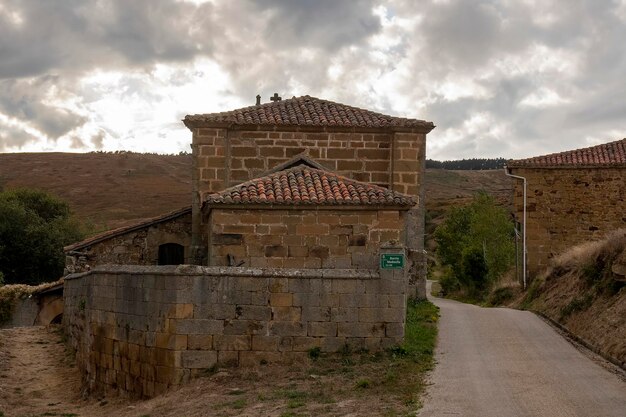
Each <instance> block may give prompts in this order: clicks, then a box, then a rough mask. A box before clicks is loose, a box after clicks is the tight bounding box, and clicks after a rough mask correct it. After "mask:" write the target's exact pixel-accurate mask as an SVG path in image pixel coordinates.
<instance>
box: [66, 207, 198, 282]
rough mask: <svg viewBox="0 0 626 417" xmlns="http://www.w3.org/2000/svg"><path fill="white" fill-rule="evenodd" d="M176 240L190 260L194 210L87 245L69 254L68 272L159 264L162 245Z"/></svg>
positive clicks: (67, 261)
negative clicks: (115, 266) (124, 265)
mask: <svg viewBox="0 0 626 417" xmlns="http://www.w3.org/2000/svg"><path fill="white" fill-rule="evenodd" d="M164 243H177V244H179V245H182V246H184V247H185V259H188V258H189V256H190V254H189V246H190V243H191V213H188V214H183V215H181V216H179V217H176V218H174V219H171V220H167V221H163V222H160V223H156V224H152V225H148V226H145V227H142V228H139V229H136V230H132V231H129V232H127V233H123V234H120V235H117V236H113V237H111V238H109V239H105V240H103V241H101V242H97V243H94V244H92V245H90V246H87V247H85V248H81V249H78V250H77V252H80V254H73V255H70V256H67V257H66V272H67V273H75V272H83V271H86V270H88V269H90V268H93V267H95V266H97V265H104V264H117V265H122V264H128V265H156V264H157V261H158V258H159V245H161V244H164Z"/></svg>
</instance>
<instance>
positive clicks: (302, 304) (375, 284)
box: [63, 249, 407, 397]
mask: <svg viewBox="0 0 626 417" xmlns="http://www.w3.org/2000/svg"><path fill="white" fill-rule="evenodd" d="M387 251H392V252H394V253H397V252H399V251H402V249H387ZM406 287H407V282H406V275H405V271H404V270H382V271H381V272H380V273H378V272H377V271H366V270H359V271H356V270H339V269H337V270H288V269H269V268H268V269H257V268H218V267H200V266H178V267H173V266H157V267H147V266H106V267H98V268H96V269H94V270H92V271H90V272H87V273H83V274H75V275H70V276H68V277H67V278H66V280H65V290H64V298H65V313H64V317H63V322H64V326H65V330H66V332H67V334H68V339H69V341H70V343H71V344H72V345H73V346H74V348H76V352H77V355H76V359H77V362H78V367H79V369H80V371H81V373H82V375H83V380H84V384H85V386H86V387H87V388H88V389H89V390H90V391H91V392H102V391H104V392H117V393H122V394H130V395H133V396H140V397H151V396H154V395H157V394H160V393H162V392H163V391H165V390H166V389H167V388H168V387H170V386H173V385H178V384H181V383H183V382H185V381H187V380H188V379H189V378H191V377H193V376H194V375H197V374H198V373H200V372H202V371H203V370H206V369H210V368H212V367H214V366H236V365H241V366H254V365H259V364H262V363H271V362H277V361H280V362H291V361H298V362H301V361H306V360H308V359H307V357H308V354H307V352H308V351H309V350H310V349H312V348H320V349H321V350H322V351H323V352H336V351H339V350H341V349H342V348H344V346H346V345H347V346H349V347H350V348H352V349H361V348H363V349H369V350H371V351H376V350H380V349H384V348H388V347H391V346H394V345H396V344H398V343H399V342H400V341H401V340H402V339H403V336H404V320H405V314H406Z"/></svg>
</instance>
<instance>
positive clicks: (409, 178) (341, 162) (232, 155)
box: [192, 128, 426, 196]
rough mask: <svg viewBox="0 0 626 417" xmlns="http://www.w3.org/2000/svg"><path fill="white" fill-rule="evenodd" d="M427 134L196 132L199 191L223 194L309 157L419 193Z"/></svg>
mask: <svg viewBox="0 0 626 417" xmlns="http://www.w3.org/2000/svg"><path fill="white" fill-rule="evenodd" d="M425 142H426V135H425V134H421V133H393V132H389V133H358V132H352V133H346V132H324V131H311V132H303V131H296V132H286V131H278V132H277V131H237V130H226V129H205V128H197V129H193V145H192V148H193V151H194V155H196V158H197V168H196V170H197V173H196V176H197V178H198V184H199V185H198V191H199V192H200V193H210V192H217V191H221V190H223V189H224V188H227V187H229V186H231V185H235V184H238V183H241V182H244V181H246V180H249V179H252V178H255V177H258V176H260V175H262V174H264V173H266V172H267V171H269V170H271V169H273V168H274V167H276V166H277V165H280V164H281V163H283V162H286V161H288V160H290V159H292V158H293V157H295V156H297V155H300V154H304V155H307V156H308V157H310V158H311V159H313V160H315V161H317V162H319V163H320V164H321V165H323V166H324V167H325V168H327V169H329V170H332V171H335V172H338V173H339V174H341V175H344V176H347V177H349V178H352V179H355V180H358V181H365V182H370V183H373V184H379V185H382V186H384V187H389V188H393V189H394V190H396V191H400V192H402V193H405V194H410V195H415V196H418V195H419V185H420V184H421V182H420V181H421V178H420V177H421V175H420V161H421V160H422V159H423V156H424V149H425Z"/></svg>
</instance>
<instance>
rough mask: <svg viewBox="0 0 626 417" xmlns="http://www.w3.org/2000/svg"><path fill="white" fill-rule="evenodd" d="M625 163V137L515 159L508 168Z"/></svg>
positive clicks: (600, 165) (594, 165) (592, 165)
mask: <svg viewBox="0 0 626 417" xmlns="http://www.w3.org/2000/svg"><path fill="white" fill-rule="evenodd" d="M617 165H626V139H621V140H618V141H615V142H610V143H605V144H602V145H597V146H591V147H589V148H583V149H575V150H573V151H566V152H559V153H553V154H549V155H543V156H536V157H534V158H527V159H517V160H512V161H509V162H508V163H507V167H509V168H568V167H569V168H579V167H602V166H617Z"/></svg>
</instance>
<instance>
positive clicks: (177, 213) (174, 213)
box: [63, 206, 191, 253]
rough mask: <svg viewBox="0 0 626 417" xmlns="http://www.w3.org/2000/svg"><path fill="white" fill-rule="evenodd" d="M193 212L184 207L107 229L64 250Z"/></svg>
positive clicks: (189, 208)
mask: <svg viewBox="0 0 626 417" xmlns="http://www.w3.org/2000/svg"><path fill="white" fill-rule="evenodd" d="M190 213H191V207H190V206H187V207H183V208H181V209H179V210H175V211H172V212H170V213H166V214H163V215H161V216H157V217H152V218H150V219H147V220H142V221H140V222H137V223H134V224H131V225H129V226H123V227H118V228H117V229H113V230H107V231H106V232H102V233H98V234H97V235H94V236H91V237H88V238H87V239H84V240H81V241H80V242H76V243H72V244H71V245H68V246H65V247H64V248H63V251H64V252H65V253H68V252H71V251H74V250H79V249H83V248H86V247H87V246H91V245H94V244H96V243H100V242H102V241H104V240H108V239H111V238H114V237H116V236H119V235H123V234H124V233H129V232H133V231H135V230H138V229H143V228H144V227H149V226H152V225H155V224H158V223H163V222H166V221H168V220H172V219H175V218H177V217H180V216H184V215H186V214H190Z"/></svg>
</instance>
